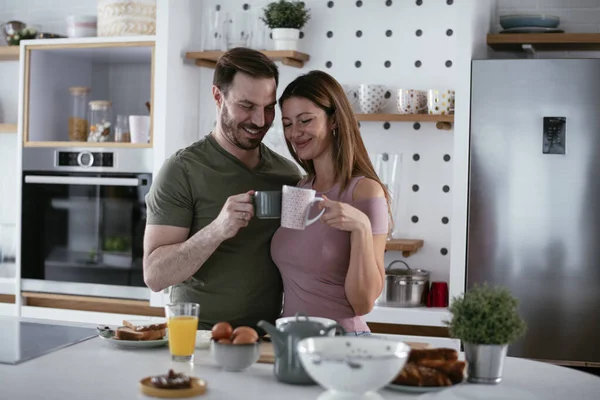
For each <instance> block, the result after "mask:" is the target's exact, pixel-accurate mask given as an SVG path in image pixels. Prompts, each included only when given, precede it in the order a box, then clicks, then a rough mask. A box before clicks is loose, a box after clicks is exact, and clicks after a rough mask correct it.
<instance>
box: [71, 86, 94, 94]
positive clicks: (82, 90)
mask: <svg viewBox="0 0 600 400" xmlns="http://www.w3.org/2000/svg"><path fill="white" fill-rule="evenodd" d="M91 91H92V88H89V87H86V86H71V87H70V88H69V92H71V94H74V95H75V96H80V95H82V94H88V93H89V92H91Z"/></svg>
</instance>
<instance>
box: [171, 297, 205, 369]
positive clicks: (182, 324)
mask: <svg viewBox="0 0 600 400" xmlns="http://www.w3.org/2000/svg"><path fill="white" fill-rule="evenodd" d="M165 313H166V316H167V327H168V328H169V350H170V351H171V357H172V359H173V361H186V362H193V361H194V348H195V347H196V330H198V316H199V315H200V304H198V303H173V304H167V305H166V306H165Z"/></svg>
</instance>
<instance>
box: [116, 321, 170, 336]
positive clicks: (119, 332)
mask: <svg viewBox="0 0 600 400" xmlns="http://www.w3.org/2000/svg"><path fill="white" fill-rule="evenodd" d="M123 325H124V326H121V327H119V328H117V329H116V331H115V337H114V338H115V339H117V340H137V341H140V340H160V339H162V338H164V336H165V335H166V333H167V323H166V322H165V323H154V324H136V323H134V322H131V321H127V320H124V321H123Z"/></svg>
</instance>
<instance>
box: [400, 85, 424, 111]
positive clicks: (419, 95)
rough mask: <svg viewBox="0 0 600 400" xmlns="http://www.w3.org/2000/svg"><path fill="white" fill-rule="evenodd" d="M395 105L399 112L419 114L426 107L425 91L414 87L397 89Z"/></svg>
mask: <svg viewBox="0 0 600 400" xmlns="http://www.w3.org/2000/svg"><path fill="white" fill-rule="evenodd" d="M396 106H397V109H398V113H400V114H421V113H423V111H425V110H426V109H427V92H426V91H424V90H415V89H398V101H397V104H396Z"/></svg>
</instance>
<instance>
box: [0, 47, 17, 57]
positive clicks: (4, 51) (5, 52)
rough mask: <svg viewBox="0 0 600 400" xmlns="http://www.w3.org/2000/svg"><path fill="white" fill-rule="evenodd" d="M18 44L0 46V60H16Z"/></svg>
mask: <svg viewBox="0 0 600 400" xmlns="http://www.w3.org/2000/svg"><path fill="white" fill-rule="evenodd" d="M19 49H20V47H19V46H0V61H18V60H19Z"/></svg>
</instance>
